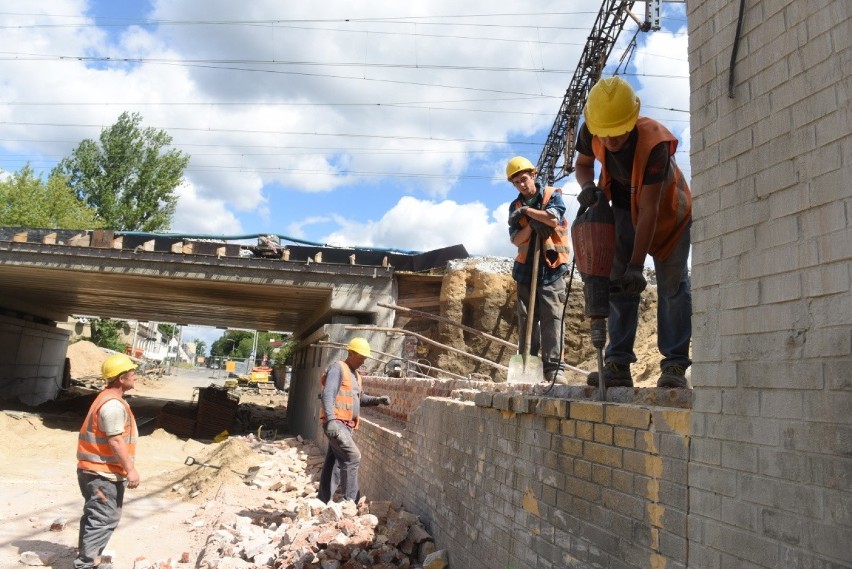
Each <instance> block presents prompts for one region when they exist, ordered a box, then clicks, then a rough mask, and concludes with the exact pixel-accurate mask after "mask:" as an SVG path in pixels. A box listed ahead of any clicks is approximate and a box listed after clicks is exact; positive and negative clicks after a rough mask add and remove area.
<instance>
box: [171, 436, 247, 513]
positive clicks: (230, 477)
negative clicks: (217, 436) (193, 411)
mask: <svg viewBox="0 0 852 569" xmlns="http://www.w3.org/2000/svg"><path fill="white" fill-rule="evenodd" d="M155 433H156V431H155ZM160 436H165V437H174V435H171V434H169V433H166V432H165V431H163V434H162V435H160ZM174 438H177V437H174ZM189 443H195V445H190V444H189ZM192 446H195V452H194V453H193V452H192V450H193V449H192ZM185 450H186V452H187V456H188V457H191V458H192V459H193V461H194V464H190V465H186V466H184V467H183V468H180V469H179V470H177V471H175V472H174V473H173V477H172V480H171V481H170V486H169V491H170V492H174V493H176V494H178V495H180V496H181V497H182V498H183V499H185V500H193V501H199V500H202V499H205V498H210V497H211V495H214V494H216V493H217V492H218V491H219V488H220V487H221V486H222V485H223V484H225V485H241V484H243V483H244V481H245V479H246V477H247V476H250V475H251V473H252V472H253V471H254V470H257V463H258V462H260V460H259V458H258V455H257V453H256V452H255V451H254V449H253V448H252V446H251V445H250V444H249V443H248V442H247V441H246V440H245V439H243V438H240V437H231V438H228V439H226V440H224V441H222V442H221V443H214V444H209V445H205V444H203V443H199V442H197V441H192V440H190V441H187V445H186V446H185ZM205 465H209V466H205Z"/></svg>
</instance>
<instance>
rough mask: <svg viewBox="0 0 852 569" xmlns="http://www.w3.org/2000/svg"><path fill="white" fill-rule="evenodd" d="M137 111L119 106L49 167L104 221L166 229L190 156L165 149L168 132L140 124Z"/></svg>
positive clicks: (134, 228) (112, 224)
mask: <svg viewBox="0 0 852 569" xmlns="http://www.w3.org/2000/svg"><path fill="white" fill-rule="evenodd" d="M141 122H142V116H141V115H140V114H139V113H133V114H128V113H127V112H124V113H122V114H121V116H120V117H118V121H117V122H116V123H115V124H114V125H112V126H111V127H109V128H106V129H104V130H102V131H101V136H100V142H95V141H94V140H92V139H86V140H84V141H83V142H81V143H80V145H79V146H78V147H77V148H76V149H75V150H74V151H73V153H72V154H71V156H70V157H67V158H64V159H63V160H62V161H61V162H60V163H59V164H58V165H57V166H56V168H55V169H54V172H60V173H62V174H65V175H66V176H67V177H68V183H69V184H70V186H71V188H72V189H73V190H74V192H75V193H76V195H77V196H78V197H79V198H80V199H81V200H83V201H84V202H85V203H86V204H87V205H88V206H89V207H92V208H94V209H95V210H96V211H97V212H98V216H100V218H101V219H103V220H104V223H105V225H106V227H109V228H110V229H118V230H124V231H161V230H165V229H169V227H170V226H171V221H172V216H173V215H174V212H175V207H176V206H177V195H176V190H177V188H178V187H179V186H180V185H181V183H182V182H181V181H182V176H183V171H184V170H185V169H186V166H187V164H188V163H189V156H188V155H187V154H184V153H183V152H181V151H179V150H175V149H171V150H167V149H166V147H168V146H169V145H170V144H171V143H172V137H171V136H169V135H168V134H166V132H165V131H163V130H158V129H154V128H150V127H149V128H145V129H142V128H141V127H140V124H141Z"/></svg>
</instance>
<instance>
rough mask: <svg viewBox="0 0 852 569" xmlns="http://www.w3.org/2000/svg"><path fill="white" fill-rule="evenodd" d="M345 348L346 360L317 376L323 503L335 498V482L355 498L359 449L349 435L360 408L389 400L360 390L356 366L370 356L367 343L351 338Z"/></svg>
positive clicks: (358, 415)
mask: <svg viewBox="0 0 852 569" xmlns="http://www.w3.org/2000/svg"><path fill="white" fill-rule="evenodd" d="M346 351H347V355H346V359H345V360H341V361H339V362H334V363H333V364H331V365H330V366H328V368H326V370H325V372H324V373H323V374H322V378H321V379H320V383H321V384H322V393H321V394H320V400H321V402H322V403H321V407H320V422H321V424H322V428H323V431H324V432H325V436H326V439H327V442H328V448H327V449H326V453H325V463H324V464H323V467H322V473H321V474H320V487H319V493H318V498H319V499H320V500H322V501H323V502H326V503H328V502H329V501H330V500H331V499H332V498H333V497H334V492H335V490H336V489H337V487H338V485H340V486H342V489H343V499H344V500H351V501H353V502H357V501H358V498H359V497H360V490H359V488H358V467H359V466H360V464H361V451H360V450H358V446H357V445H356V444H355V440H354V439H353V436H352V435H353V433H354V431H355V429H357V428H358V423H359V422H360V414H361V407H371V406H375V405H390V403H391V400H390V397H388V396H387V395H382V396H380V397H373V396H370V395H367V394H366V393H364V391H363V390H362V389H361V374H359V373H358V368H359V367H361V366H362V365H363V364H364V362H365V361H366V360H367V358H369V357H370V355H371V351H370V344H369V342H367V340H366V339H364V338H352V339H351V340H350V341H349V343H348V344H347V345H346Z"/></svg>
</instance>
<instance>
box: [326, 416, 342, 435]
mask: <svg viewBox="0 0 852 569" xmlns="http://www.w3.org/2000/svg"><path fill="white" fill-rule="evenodd" d="M339 434H340V421H335V420H332V421H329V422H328V423H326V424H325V435H326V436H327V437H328V438H330V439H336V438H337V435H339Z"/></svg>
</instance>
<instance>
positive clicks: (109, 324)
mask: <svg viewBox="0 0 852 569" xmlns="http://www.w3.org/2000/svg"><path fill="white" fill-rule="evenodd" d="M91 326H92V343H94V344H95V345H97V346H100V347H102V348H107V349H110V350H115V351H116V352H124V348H125V347H126V346H127V344H126V343H125V342H123V341H121V334H122V332H124V333H127V332H128V330H127V328H128V326H127V322H124V321H123V320H111V319H109V318H98V319H96V320H92V321H91Z"/></svg>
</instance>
